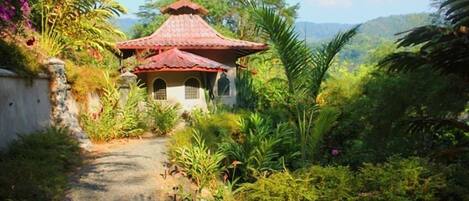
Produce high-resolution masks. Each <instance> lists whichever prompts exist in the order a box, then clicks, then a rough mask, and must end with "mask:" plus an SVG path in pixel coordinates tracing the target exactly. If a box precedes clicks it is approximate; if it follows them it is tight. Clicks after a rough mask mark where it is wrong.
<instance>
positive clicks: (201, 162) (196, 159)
mask: <svg viewBox="0 0 469 201" xmlns="http://www.w3.org/2000/svg"><path fill="white" fill-rule="evenodd" d="M194 141H195V144H194V145H191V146H185V147H180V148H179V149H178V150H177V157H176V162H177V164H178V165H180V166H181V167H182V168H183V169H184V171H185V172H186V173H187V174H188V175H189V176H190V177H191V178H193V179H194V180H195V182H196V183H197V185H198V186H199V188H200V189H203V188H204V187H206V186H207V185H208V184H209V182H211V181H215V179H216V178H217V176H219V174H220V173H221V170H222V166H221V161H222V160H223V158H224V155H223V154H221V153H219V152H216V153H212V152H211V151H210V150H209V149H208V147H207V146H206V145H205V142H204V141H203V139H202V137H201V135H200V133H198V132H197V131H195V130H194Z"/></svg>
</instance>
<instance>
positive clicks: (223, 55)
mask: <svg viewBox="0 0 469 201" xmlns="http://www.w3.org/2000/svg"><path fill="white" fill-rule="evenodd" d="M161 13H163V14H169V15H170V16H169V18H168V19H167V21H166V22H164V23H163V24H162V25H161V27H160V28H159V29H157V30H156V31H155V32H154V33H153V34H152V35H150V36H147V37H143V38H138V39H134V40H129V41H124V42H120V43H118V44H117V47H118V48H119V49H120V50H121V51H122V53H123V59H126V58H129V57H132V56H135V57H136V58H137V61H138V63H140V64H139V65H138V66H136V67H135V68H134V69H133V70H132V72H133V73H134V74H136V75H137V76H138V79H139V80H140V81H141V82H142V83H145V84H146V86H147V88H148V94H150V95H151V96H152V97H153V98H154V99H156V100H160V101H168V102H169V103H179V104H181V106H182V107H183V109H184V110H192V109H194V108H206V107H207V104H206V98H210V99H213V98H216V99H218V100H220V101H221V102H222V103H224V104H226V105H234V104H236V94H237V93H236V85H235V79H236V75H237V71H238V68H239V66H238V65H237V63H236V62H237V60H238V59H239V58H241V57H244V56H247V55H250V54H253V53H256V52H260V51H263V50H266V49H267V48H268V47H267V45H266V44H261V43H254V42H249V41H242V40H236V39H230V38H227V37H224V36H223V35H221V34H220V33H218V32H217V31H216V30H215V29H213V28H212V27H211V26H210V25H209V24H208V23H207V22H206V21H205V20H204V19H203V18H202V17H203V16H204V15H206V14H207V13H208V11H207V10H206V9H205V8H204V7H202V6H200V5H198V4H196V3H193V2H191V1H189V0H180V1H177V2H175V3H173V4H171V5H169V6H167V7H165V8H163V9H162V10H161Z"/></svg>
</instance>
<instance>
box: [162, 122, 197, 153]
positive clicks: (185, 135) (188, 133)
mask: <svg viewBox="0 0 469 201" xmlns="http://www.w3.org/2000/svg"><path fill="white" fill-rule="evenodd" d="M193 132H194V131H193V129H192V128H185V129H182V130H178V131H176V132H175V133H174V134H173V135H171V138H170V139H169V143H168V155H169V158H170V159H171V160H174V161H175V160H176V158H177V156H178V155H177V150H178V149H179V148H181V147H189V146H192V138H193Z"/></svg>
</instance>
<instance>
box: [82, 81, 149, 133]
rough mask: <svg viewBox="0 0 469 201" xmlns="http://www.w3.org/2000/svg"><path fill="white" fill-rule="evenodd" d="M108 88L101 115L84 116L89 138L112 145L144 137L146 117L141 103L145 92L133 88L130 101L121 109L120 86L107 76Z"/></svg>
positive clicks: (83, 119)
mask: <svg viewBox="0 0 469 201" xmlns="http://www.w3.org/2000/svg"><path fill="white" fill-rule="evenodd" d="M104 77H105V83H106V86H105V88H104V89H103V91H104V93H103V96H102V97H101V105H102V108H101V110H100V111H99V113H94V114H84V115H82V124H83V128H84V129H85V131H86V133H87V134H88V136H89V137H90V138H91V139H92V140H94V141H109V140H112V139H117V138H123V137H135V136H139V135H141V134H143V132H144V128H145V125H144V123H143V118H144V116H143V115H142V112H141V111H140V107H139V103H140V102H143V101H145V98H146V95H145V89H142V88H140V87H138V86H137V84H132V85H131V87H130V91H129V94H128V98H127V101H126V102H125V103H123V104H122V105H121V106H120V105H119V97H120V94H119V91H118V89H117V86H116V84H115V83H114V82H113V81H112V80H111V79H110V77H109V75H108V74H105V76H104Z"/></svg>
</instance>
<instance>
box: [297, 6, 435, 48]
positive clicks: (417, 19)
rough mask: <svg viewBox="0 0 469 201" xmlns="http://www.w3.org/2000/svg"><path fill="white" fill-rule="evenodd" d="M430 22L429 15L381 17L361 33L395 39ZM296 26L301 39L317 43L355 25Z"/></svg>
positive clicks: (361, 30)
mask: <svg viewBox="0 0 469 201" xmlns="http://www.w3.org/2000/svg"><path fill="white" fill-rule="evenodd" d="M430 22H431V18H430V15H429V14H427V13H419V14H408V15H393V16H388V17H380V18H376V19H373V20H370V21H367V22H365V23H363V24H362V25H361V28H360V33H361V34H364V35H366V36H370V37H380V38H387V39H395V38H396V36H395V35H396V34H397V33H400V32H403V31H407V30H409V29H412V28H413V27H417V26H422V25H425V24H429V23H430ZM295 26H296V31H297V33H298V34H299V36H300V38H305V34H306V39H307V40H308V41H310V42H317V41H322V40H326V39H330V38H332V37H333V36H334V35H335V34H337V33H338V32H339V31H344V30H347V29H350V28H351V27H353V26H355V25H353V24H339V23H320V24H318V23H313V22H297V23H296V24H295ZM305 32H306V33H305Z"/></svg>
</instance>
